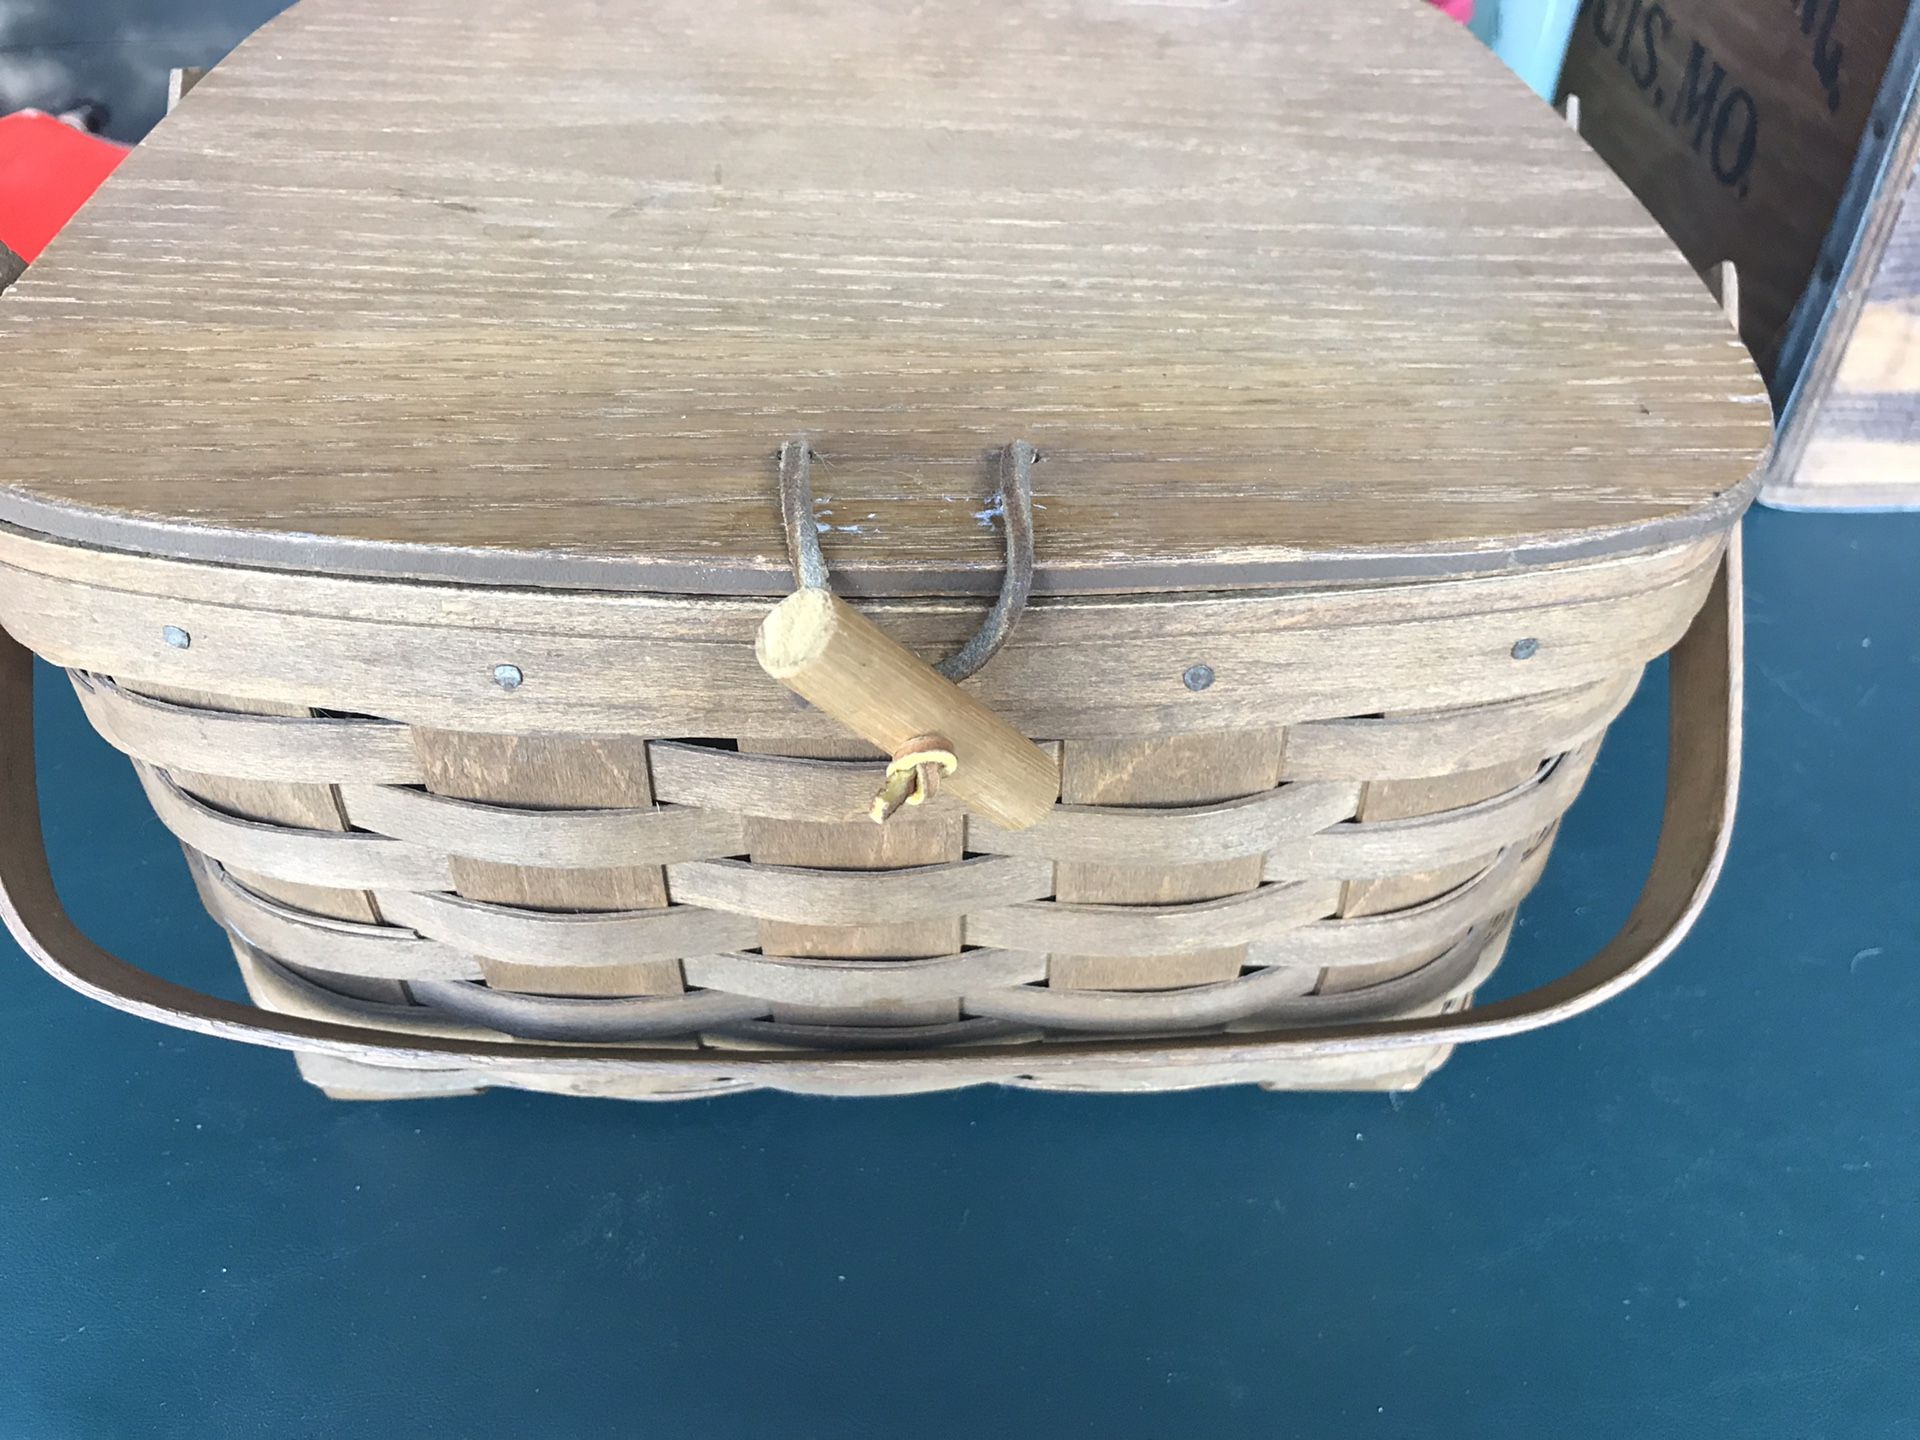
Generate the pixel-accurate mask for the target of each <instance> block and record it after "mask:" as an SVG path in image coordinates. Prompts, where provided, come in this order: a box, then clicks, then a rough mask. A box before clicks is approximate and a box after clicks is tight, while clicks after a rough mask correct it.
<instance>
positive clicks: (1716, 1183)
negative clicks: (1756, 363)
mask: <svg viewBox="0 0 1920 1440" xmlns="http://www.w3.org/2000/svg"><path fill="white" fill-rule="evenodd" d="M1917 561H1920V520H1915V519H1900V518H1887V517H1873V518H1834V517H1824V516H1813V515H1796V516H1786V515H1778V514H1771V513H1760V514H1756V515H1755V516H1754V517H1753V519H1752V521H1751V522H1750V523H1749V576H1750V590H1751V594H1750V601H1749V614H1748V637H1749V644H1750V662H1751V676H1750V687H1749V692H1748V701H1747V718H1748V738H1747V783H1746V788H1745V793H1744V795H1743V796H1742V801H1741V818H1740V822H1739V826H1738V829H1737V833H1736V837H1735V841H1734V847H1733V854H1732V859H1731V863H1730V865H1729V867H1728V870H1727V873H1726V877H1725V879H1724V880H1723V882H1722V883H1721V886H1720V889H1719V892H1718V895H1717V897H1716V898H1715V899H1714V901H1713V903H1712V905H1711V907H1710V908H1709V910H1708V912H1707V915H1706V917H1705V919H1704V920H1703V922H1702V923H1701V925H1700V927H1699V929H1698V930H1697V931H1696V932H1695V935H1694V937H1693V938H1692V939H1691V940H1690V941H1689V942H1688V943H1687V944H1686V945H1685V946H1684V947H1683V948H1682V950H1681V951H1680V953H1679V955H1678V956H1677V957H1676V958H1675V959H1674V960H1673V961H1672V962H1671V963H1670V964H1669V965H1668V966H1667V968H1665V969H1664V970H1662V971H1661V972H1660V973H1659V974H1657V975H1656V976H1655V977H1654V978H1653V979H1651V980H1650V981H1648V982H1647V983H1646V984H1645V985H1644V986H1643V987H1642V988H1640V989H1639V990H1637V991H1635V992H1633V993H1631V994H1629V995H1628V996H1626V997H1624V998H1623V999H1621V1000H1619V1001H1617V1002H1615V1003H1614V1004H1612V1005H1610V1006H1608V1007H1606V1008H1604V1009H1602V1010H1601V1011H1599V1012H1597V1013H1595V1014H1593V1015H1591V1016H1588V1017H1586V1018H1583V1019H1581V1020H1578V1021H1575V1022H1573V1023H1572V1024H1569V1025H1566V1026H1563V1027H1560V1028H1558V1029H1555V1030H1551V1031H1546V1032H1543V1033H1540V1034H1536V1035H1532V1036H1527V1037H1524V1038H1520V1039H1516V1040H1510V1041H1505V1042H1499V1043H1494V1044H1490V1045H1485V1046H1480V1047H1476V1048H1472V1049H1469V1050H1466V1051H1462V1052H1461V1053H1460V1054H1458V1055H1457V1056H1456V1057H1455V1059H1454V1060H1453V1062H1452V1063H1451V1064H1450V1065H1449V1066H1447V1067H1446V1068H1445V1069H1444V1070H1442V1071H1441V1072H1440V1073H1439V1074H1438V1075H1437V1076H1435V1077H1434V1078H1433V1079H1432V1080H1431V1081H1429V1082H1428V1084H1427V1085H1426V1086H1425V1087H1424V1088H1423V1089H1421V1090H1419V1091H1418V1092H1415V1093H1413V1094H1410V1095H1406V1096H1399V1097H1392V1098H1389V1097H1385V1096H1342V1095H1273V1094H1266V1093H1263V1092H1260V1091H1258V1090H1253V1089H1231V1090H1220V1091H1211V1092H1203V1093H1197V1094H1183V1095H1165V1096H1149V1097H1138V1098H1120V1097H1112V1098H1108V1097H1098V1098H1089V1097H1069V1096H1048V1095H1039V1094H1027V1093H1018V1092H1011V1091H999V1090H989V1089H976V1090H970V1091H963V1092H959V1093H953V1094H947V1095H940V1096H931V1097H916V1098H911V1099H891V1100H821V1099H802V1098H794V1097H786V1096H778V1095H754V1096H746V1097H735V1098H722V1099H714V1100H705V1101H695V1102H685V1103H678V1104H666V1105H645V1104H623V1103H619V1102H614V1101H598V1100H567V1099H559V1098H553V1097H547V1096H539V1095H528V1094H516V1093H492V1094H488V1095H485V1096H482V1097H478V1098H471V1099H459V1100H430V1101H415V1102H397V1103H385V1104H371V1105H354V1104H339V1103H333V1102H330V1101H327V1100H325V1099H324V1098H322V1097H321V1096H320V1095H319V1094H318V1093H317V1092H315V1091H312V1090H310V1089H308V1088H307V1087H306V1086H304V1085H303V1084H301V1083H300V1082H299V1081H298V1080H297V1079H296V1078H295V1076H294V1072H293V1067H292V1064H291V1062H290V1061H289V1060H288V1059H287V1058H286V1057H285V1056H282V1055H279V1054H276V1053H273V1052H270V1051H265V1050H255V1049H250V1048H245V1047H241V1046H236V1045H228V1044H224V1043H221V1042H217V1041H213V1040H207V1039H202V1038H199V1037H196V1036H190V1035H183V1034H179V1033H176V1032H173V1031H169V1030H164V1029H160V1028H157V1027H154V1026H152V1025H149V1024H146V1023H144V1022H140V1021H136V1020H133V1019H130V1018H127V1017H125V1016H121V1015H118V1014H116V1013H113V1012H111V1011H108V1010H105V1009H102V1008H100V1007H97V1006H95V1005H92V1004H90V1003H89V1002H86V1001H83V1000H81V999H80V998H79V997H77V996H75V995H72V994H70V993H68V992H67V991H65V990H63V989H61V988H59V987H58V986H57V985H55V984H54V982H53V981H51V980H50V979H48V978H47V977H46V976H44V975H43V974H41V973H40V972H39V971H38V970H37V969H35V968H34V967H33V966H32V965H31V964H30V963H29V962H27V961H26V960H25V959H24V958H23V957H21V956H19V955H18V954H17V953H16V952H14V951H13V950H12V949H11V947H10V946H7V947H6V952H5V954H4V955H3V956H0V1017H3V1018H4V1023H5V1036H6V1042H5V1044H4V1046H0V1099H3V1100H4V1120H0V1125H3V1126H4V1141H3V1142H0V1440H20V1437H24V1440H66V1437H89V1440H90V1437H124V1436H182V1437H188V1436H190V1437H196V1440H199V1437H216V1436H265V1437H276V1440H278V1437H304V1436H314V1437H326V1440H353V1437H361V1436H367V1437H374V1436H378V1437H389V1436H402V1437H427V1436H460V1437H465V1436H541V1437H558V1440H564V1437H573V1436H582V1437H585V1436H620V1437H628V1436H646V1437H655V1440H676V1437H683V1436H684V1437H689V1440H691V1437H700V1440H732V1437H756V1440H757V1437H769V1440H774V1437H828V1440H842V1437H859V1436H886V1437H898V1436H912V1437H916V1440H931V1437H945V1436H956V1437H957V1436H966V1437H979V1436H1027V1435H1034V1436H1068V1435H1074V1436H1078V1435H1085V1436H1096V1437H1101V1440H1125V1437H1135V1436H1139V1437H1168V1436H1204V1437H1209V1440H1217V1437H1232V1436H1243V1435H1244V1436H1260V1437H1279V1436H1304V1437H1319V1436H1338V1437H1350V1436H1374V1435H1378V1436H1396V1437H1436V1440H1439V1437H1446V1440H1451V1437H1463V1440H1464V1437H1474V1440H1479V1437H1488V1436H1533V1435H1548V1434H1553V1435H1567V1436H1577V1437H1584V1436H1623V1437H1634V1440H1647V1437H1654V1436H1683V1435H1684V1436H1699V1435H1711V1436H1738V1437H1771V1436H1779V1437H1796V1440H1803V1437H1818V1436H1846V1437H1889V1436H1914V1435H1920V1283H1917V1282H1920V1273H1917V1271H1916V1265H1917V1264H1920V1214H1917V1213H1916V1202H1917V1201H1920V1138H1917V1136H1920V1035H1917V1034H1916V1027H1915V1016H1916V1015H1920V967H1916V964H1915V960H1916V949H1917V948H1920V947H1917V946H1916V938H1917V936H1916V931H1917V930H1920V865H1917V864H1916V860H1917V858H1920V828H1917V825H1920V822H1917V821H1916V814H1917V813H1920V772H1917V771H1916V767H1915V763H1914V762H1915V753H1916V738H1917V736H1920V726H1916V724H1915V717H1916V714H1920V624H1917V623H1916V622H1917V621H1920V585H1917V584H1916V581H1915V575H1916V569H1917V568H1920V567H1917V566H1916V562H1917ZM42 690H43V695H42V700H41V722H40V723H41V726H42V730H43V734H44V735H45V737H46V739H45V742H44V745H43V756H42V761H41V767H42V784H43V787H44V789H45V792H46V795H47V802H46V803H47V811H48V825H49V832H50V833H49V838H50V846H51V849H52V852H53V859H54V865H55V871H56V874H57V875H58V876H59V877H60V882H61V887H62V891H63V894H64V895H65V896H66V898H67V901H68V903H69V905H70V907H71V908H72V910H73V911H74V913H75V915H76V917H77V918H78V919H79V920H80V921H81V922H82V923H83V924H84V925H86V926H87V927H88V928H89V929H90V930H91V931H92V932H93V934H94V935H95V936H96V937H97V938H98V939H100V940H101V941H102V942H103V943H105V944H107V945H108V946H109V947H110V948H113V949H116V950H119V951H120V952H122V953H124V954H126V955H128V956H130V957H134V958H138V959H141V960H143V961H144V962H146V963H149V964H151V965H152V966H154V967H155V968H158V969H160V970H162V971H163V972H164V973H167V974H169V975H171V976H173V977H175V978H178V979H182V980H187V981H190V982H193V983H196V984H199V985H202V986H204V987H207V988H211V989H214V990H216V991H219V992H221V993H226V994H237V981H236V978H235V977H234V975H233V972H232V962H231V958H230V956H229V954H228V952H227V951H226V949H225V946H224V944H223V943H222V941H221V939H220V937H219V935H218V933H217V931H216V930H215V929H214V927H213V926H212V924H211V923H210V922H209V921H208V920H206V919H205V918H204V917H203V916H202V915H201V913H200V911H199V910H198V908H197V905H196V903H195V900H194V896H193V893H192V891H191V889H190V887H189V885H188V881H187V877H186V872H185V869H184V866H183V864H182V861H181V858H180V855H179V852H178V850H177V848H176V847H175V846H174V845H173V843H172V841H171V840H170V839H169V838H168V837H167V836H166V835H165V833H164V832H163V831H162V830H161V829H160V827H159V825H158V823H157V822H156V821H155V820H154V819H153V818H152V816H151V815H150V814H148V813H147V811H146V810H145V808H144V807H143V805H142V803H141V801H140V797H139V794H138V791H137V789H136V786H135V782H134V779H133V776H132V774H131V773H130V771H129V768H128V767H127V765H126V764H125V762H124V761H122V760H120V759H119V758H118V757H117V756H115V755H114V754H113V753H112V752H111V751H109V750H108V749H107V747H106V746H105V745H104V744H103V743H101V742H100V741H99V740H97V739H96V738H95V737H94V736H93V735H92V733H91V732H90V731H88V730H87V729H86V728H85V726H84V724H83V722H82V719H81V716H80V713H79V709H78V707H77V705H76V704H75V702H74V698H73V695H72V693H71V691H70V690H69V689H68V688H67V687H66V686H65V685H64V684H57V683H56V684H48V685H44V686H43V687H42ZM1663 690H1664V685H1663V682H1662V680H1661V677H1660V675H1659V674H1658V673H1657V672H1656V673H1655V674H1653V675H1651V676H1650V677H1649V680H1648V683H1647V684H1646V685H1645V686H1644V687H1643V690H1642V693H1641V694H1640V696H1639V697H1638V698H1637V699H1636V700H1635V702H1634V704H1633V706H1632V707H1631V708H1630V709H1629V711H1628V712H1627V714H1626V715H1625V716H1623V717H1622V719H1621V720H1620V722H1619V723H1618V725H1617V727H1616V729H1615V732H1614V734H1613V735H1612V737H1611V738H1610V739H1609V740H1608V742H1607V745H1606V748H1605V750H1604V751H1603V753H1602V756H1601V760H1600V763H1599V768H1598V770H1597V772H1596V774H1595V777H1594V779H1593V781H1592V782H1591V783H1590V784H1589V786H1588V788H1587V791H1586V794H1585V795H1584V796H1583V797H1582V799H1581V800H1580V802H1579V804H1578V806H1577V808H1576V810H1575V811H1574V813H1573V815H1572V817H1571V819H1570V820H1569V822H1568V824H1567V827H1566V830H1565V832H1564V836H1563V838H1562V839H1561V841H1560V843H1559V847H1558V850H1557V852H1556V854H1555V856H1554V859H1553V862H1552V864H1551V865H1550V866H1549V867H1548V870H1547V874H1546V878H1545V880H1544V881H1543V883H1542V884H1541V886H1540V889H1539V891H1538V892H1537V894H1536V895H1535V897H1534V898H1533V899H1532V900H1531V901H1530V902H1529V903H1528V905H1527V906H1526V908H1525V911H1524V912H1523V916H1522V919H1521V921H1520V927H1519V930H1518V932H1517V936H1516V939H1515V943H1514V945H1513V949H1512V951H1511V954H1510V958H1509V960H1508V963H1507V965H1506V967H1505V969H1504V970H1503V972H1502V973H1501V975H1500V976H1499V977H1497V980H1496V983H1495V987H1494V988H1495V991H1496V992H1497V993H1506V992H1508V991H1511V990H1514V989H1517V988H1519V987H1520V986H1521V985H1522V984H1524V983H1528V982H1531V981H1535V980H1538V979H1541V978H1544V977H1545V976H1546V975H1547V974H1549V973H1550V972H1552V971H1554V970H1555V969H1557V968H1562V967H1565V966H1566V965H1568V964H1569V963H1571V962H1572V961H1573V960H1575V959H1577V958H1579V957H1580V956H1582V955H1584V954H1585V953H1586V952H1588V951H1590V950H1591V949H1593V948H1594V947H1595V946H1596V945H1598V944H1599V943H1600V942H1601V941H1602V940H1603V939H1605V938H1606V936H1607V935H1608V934H1609V933H1611V929H1612V927H1613V926H1614V925H1615V924H1617V923H1618V921H1619V920H1620V919H1621V918H1623V917H1624V915H1625V914H1626V911H1627V909H1628V907H1629V905H1630V903H1631V901H1632V899H1633V895H1634V892H1635V890H1636V889H1637V887H1638V884H1639V880H1640V877H1641V875H1642V873H1643V872H1644V869H1645V866H1646V863H1647V860H1648V858H1649V857H1650V855H1651V852H1652V845H1653V833H1654V826H1655V824H1656V822H1657V819H1658V807H1659V792H1660V784H1661V775H1662V770H1663V764H1664V760H1663V748H1664V722H1663V714H1662V710H1663V704H1664V698H1663V693H1662V692H1663ZM0 944H4V942H0Z"/></svg>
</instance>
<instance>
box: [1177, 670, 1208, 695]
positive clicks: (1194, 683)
mask: <svg viewBox="0 0 1920 1440" xmlns="http://www.w3.org/2000/svg"><path fill="white" fill-rule="evenodd" d="M1180 679H1181V681H1182V682H1183V683H1184V684H1185V685H1186V687H1187V689H1189V690H1204V689H1206V688H1207V687H1208V686H1209V685H1211V684H1213V667H1212V666H1211V665H1189V666H1188V667H1187V673H1186V674H1184V675H1182V676H1181V677H1180Z"/></svg>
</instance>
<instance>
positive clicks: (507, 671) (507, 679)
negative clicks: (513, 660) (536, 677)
mask: <svg viewBox="0 0 1920 1440" xmlns="http://www.w3.org/2000/svg"><path fill="white" fill-rule="evenodd" d="M526 678H527V677H526V676H524V675H522V674H521V673H520V667H519V666H518V665H496V666H494V667H493V683H494V684H496V685H498V686H499V687H500V688H501V689H502V690H518V689H519V688H520V682H521V681H522V680H524V679H526Z"/></svg>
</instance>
